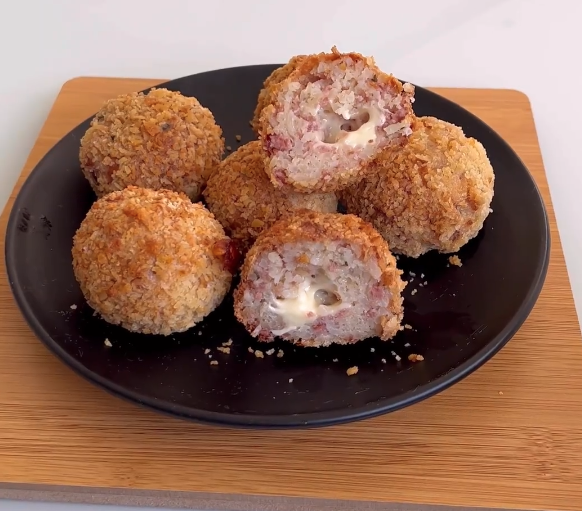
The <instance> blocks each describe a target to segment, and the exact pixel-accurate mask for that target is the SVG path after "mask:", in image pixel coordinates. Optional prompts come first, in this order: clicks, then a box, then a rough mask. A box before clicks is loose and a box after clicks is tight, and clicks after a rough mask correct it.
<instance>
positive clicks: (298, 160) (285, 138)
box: [259, 48, 414, 192]
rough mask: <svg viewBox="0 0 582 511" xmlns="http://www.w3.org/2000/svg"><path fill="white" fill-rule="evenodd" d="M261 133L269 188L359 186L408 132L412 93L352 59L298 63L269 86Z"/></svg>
mask: <svg viewBox="0 0 582 511" xmlns="http://www.w3.org/2000/svg"><path fill="white" fill-rule="evenodd" d="M271 94H272V101H271V103H270V104H269V105H268V106H266V107H265V108H264V109H263V111H262V113H261V117H260V123H259V135H260V138H261V140H262V141H263V146H264V149H265V152H266V155H267V164H266V171H267V173H268V174H269V176H270V178H271V181H272V182H273V184H274V185H275V186H277V187H280V188H294V189H296V190H298V191H302V192H309V191H312V192H313V191H319V192H330V191H336V190H340V189H342V188H344V187H346V186H348V185H350V184H353V183H354V182H356V181H358V180H359V179H360V177H361V175H363V173H364V172H365V170H366V167H367V165H368V162H369V161H370V160H371V159H372V158H373V157H374V156H375V155H376V154H377V153H378V152H379V151H380V150H381V149H383V148H385V147H388V146H390V145H394V144H397V143H401V142H402V141H403V140H404V139H405V138H406V136H407V135H408V134H410V132H411V124H412V123H413V119H414V115H413V112H412V100H413V95H414V87H413V86H412V85H410V84H406V85H404V86H403V85H402V84H401V83H400V82H399V81H398V80H397V79H396V78H394V77H393V76H390V75H387V74H385V73H383V72H382V71H380V69H378V67H377V66H376V65H375V64H374V61H373V59H371V58H365V57H363V56H362V55H360V54H358V53H345V54H342V53H339V52H338V51H337V49H335V48H333V50H332V53H320V54H318V55H311V56H307V57H304V58H303V59H301V60H300V62H299V63H298V65H297V67H296V69H295V70H294V71H293V72H292V73H291V74H290V75H289V76H288V77H287V78H286V79H285V80H283V81H281V82H280V83H279V84H277V85H276V86H274V89H273V90H272V92H271Z"/></svg>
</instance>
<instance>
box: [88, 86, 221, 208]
mask: <svg viewBox="0 0 582 511" xmlns="http://www.w3.org/2000/svg"><path fill="white" fill-rule="evenodd" d="M223 153H224V139H223V137H222V129H221V128H220V127H219V126H218V125H217V124H216V122H215V120H214V116H213V115H212V112H210V110H208V109H207V108H204V107H203V106H202V105H201V104H200V103H199V102H198V100H197V99H196V98H193V97H187V96H183V95H182V94H180V93H179V92H173V91H169V90H167V89H152V90H151V91H150V92H149V93H147V94H143V93H142V92H139V93H132V94H122V95H121V96H118V97H117V98H115V99H111V100H109V101H107V102H106V103H105V104H104V105H103V107H102V108H101V110H100V111H99V112H98V113H97V114H96V115H95V117H94V118H93V120H92V121H91V125H90V127H89V129H88V130H87V132H86V133H85V135H84V136H83V138H82V139H81V148H80V160H81V168H82V171H83V174H84V175H85V177H86V178H87V179H88V181H89V183H90V184H91V187H92V188H93V190H94V191H95V193H96V194H97V197H102V196H103V195H105V194H107V193H110V192H113V191H116V190H122V189H123V188H125V187H126V186H129V185H134V186H140V187H143V188H151V189H153V190H158V189H160V188H165V189H168V190H174V191H177V192H182V193H185V194H186V195H188V197H190V199H192V200H194V201H195V200H197V199H198V198H199V196H200V193H201V191H202V189H203V188H204V186H205V184H206V181H207V180H208V177H209V176H210V174H211V173H212V171H213V170H214V168H215V167H216V166H217V165H218V163H219V162H220V160H221V158H222V155H223Z"/></svg>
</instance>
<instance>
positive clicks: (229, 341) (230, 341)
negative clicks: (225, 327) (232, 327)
mask: <svg viewBox="0 0 582 511" xmlns="http://www.w3.org/2000/svg"><path fill="white" fill-rule="evenodd" d="M222 345H223V346H232V339H229V340H228V341H226V342H223V343H222Z"/></svg>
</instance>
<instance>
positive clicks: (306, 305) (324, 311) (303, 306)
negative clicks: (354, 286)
mask: <svg viewBox="0 0 582 511" xmlns="http://www.w3.org/2000/svg"><path fill="white" fill-rule="evenodd" d="M347 307H349V304H344V303H343V302H342V301H341V299H340V298H339V297H338V294H337V293H336V290H335V286H334V285H333V283H332V282H331V281H330V280H329V279H328V278H327V277H325V276H323V275H318V276H316V277H306V278H305V279H304V280H303V282H302V283H301V284H300V285H299V289H298V290H297V296H296V297H295V298H287V299H277V298H274V299H273V305H270V306H269V310H271V311H272V312H274V313H275V314H277V315H279V316H280V317H281V319H282V320H283V323H284V325H285V327H284V328H282V329H280V330H273V334H274V335H283V334H286V333H288V332H291V331H293V330H295V329H297V328H301V327H302V326H304V325H308V324H310V323H313V322H314V321H316V320H317V319H319V318H321V317H323V316H329V315H330V314H334V313H336V312H338V311H340V310H342V309H345V308H347Z"/></svg>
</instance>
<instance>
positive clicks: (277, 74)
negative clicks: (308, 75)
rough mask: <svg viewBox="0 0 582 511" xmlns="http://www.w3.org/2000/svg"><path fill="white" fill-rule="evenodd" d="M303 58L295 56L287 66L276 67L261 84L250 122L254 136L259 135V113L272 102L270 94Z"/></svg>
mask: <svg viewBox="0 0 582 511" xmlns="http://www.w3.org/2000/svg"><path fill="white" fill-rule="evenodd" d="M304 58H305V55H296V56H295V57H292V58H291V60H289V62H287V64H285V65H284V66H281V67H278V68H277V69H275V71H273V72H272V73H271V74H270V75H269V76H268V77H267V79H266V80H265V81H264V82H263V88H262V89H261V92H259V97H258V100H257V106H256V108H255V115H254V117H253V120H252V122H251V126H252V128H253V130H254V132H255V133H256V134H258V133H259V123H260V118H261V113H262V111H263V108H265V107H266V106H267V105H269V104H270V103H271V102H272V101H273V97H272V93H273V90H274V89H275V86H276V85H278V84H279V83H281V82H282V81H283V80H285V79H286V78H287V77H288V76H289V75H290V74H291V73H292V72H293V71H295V69H296V68H297V66H298V65H299V63H300V62H301V61H302V60H303V59H304Z"/></svg>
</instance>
